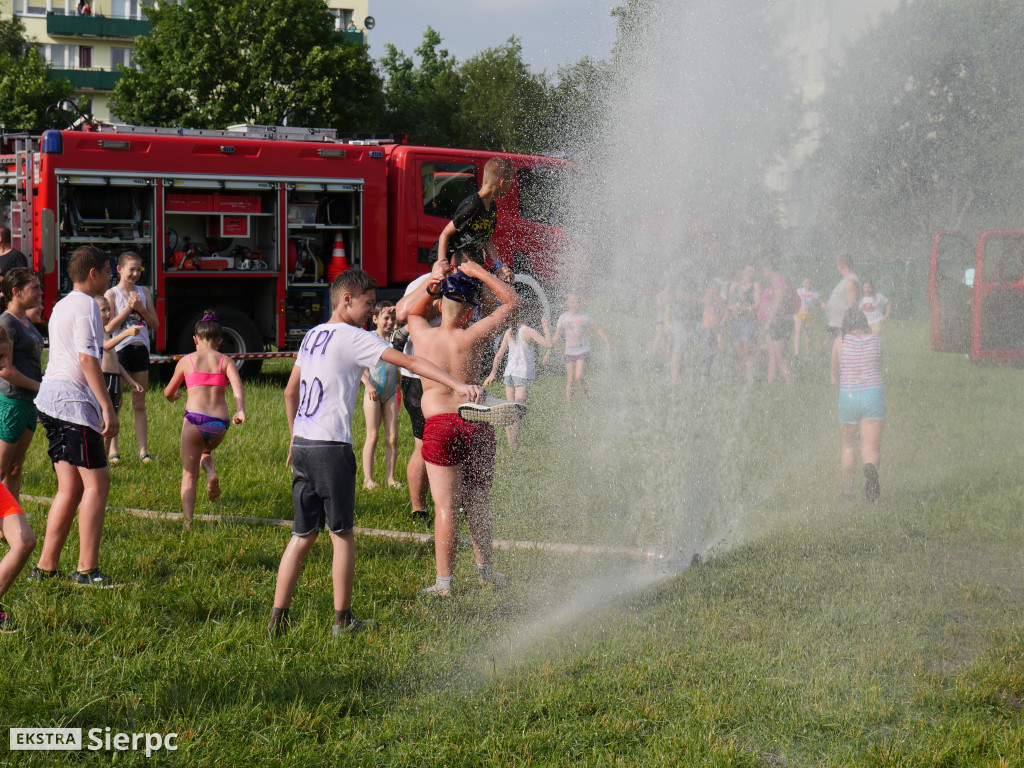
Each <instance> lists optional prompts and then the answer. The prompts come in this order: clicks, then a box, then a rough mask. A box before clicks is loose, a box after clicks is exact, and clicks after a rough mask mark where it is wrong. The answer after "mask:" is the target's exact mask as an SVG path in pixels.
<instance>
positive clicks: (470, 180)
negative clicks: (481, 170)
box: [420, 163, 479, 219]
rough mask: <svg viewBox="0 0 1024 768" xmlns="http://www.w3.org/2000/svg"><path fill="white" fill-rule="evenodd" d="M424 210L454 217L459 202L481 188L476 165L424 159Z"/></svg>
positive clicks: (445, 217) (442, 216) (430, 213)
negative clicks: (427, 161)
mask: <svg viewBox="0 0 1024 768" xmlns="http://www.w3.org/2000/svg"><path fill="white" fill-rule="evenodd" d="M420 174H421V175H422V180H423V212H424V213H425V214H426V215H427V216H437V217H438V218H441V219H450V218H451V217H452V216H454V215H455V209H456V208H458V207H459V203H461V202H462V201H463V200H465V199H466V198H467V197H469V196H470V195H471V194H473V193H474V192H476V191H477V189H478V188H479V185H478V184H477V180H476V166H475V165H473V164H472V163H424V164H423V166H422V168H421V170H420Z"/></svg>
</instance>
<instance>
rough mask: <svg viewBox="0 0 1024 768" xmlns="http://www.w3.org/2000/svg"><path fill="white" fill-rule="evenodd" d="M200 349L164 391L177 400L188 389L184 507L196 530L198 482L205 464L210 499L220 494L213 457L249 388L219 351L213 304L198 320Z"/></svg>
mask: <svg viewBox="0 0 1024 768" xmlns="http://www.w3.org/2000/svg"><path fill="white" fill-rule="evenodd" d="M192 340H193V341H194V342H195V345H196V351H195V352H193V353H192V354H191V355H187V356H185V357H183V358H182V359H181V360H179V361H178V365H177V367H175V369H174V375H173V376H172V377H171V380H170V382H169V383H168V384H167V388H166V389H164V397H166V398H167V399H168V400H170V401H171V402H174V401H175V400H177V399H178V398H179V397H181V392H180V391H179V387H180V386H181V384H182V382H184V384H185V389H186V390H187V392H188V399H187V400H186V401H185V420H184V421H183V422H182V424H181V511H182V513H183V519H184V521H185V530H187V531H189V530H192V513H193V511H194V510H195V506H196V485H197V483H198V481H199V470H200V469H202V470H203V472H205V473H206V493H207V496H209V498H210V501H213V500H214V499H216V498H217V497H218V496H220V478H219V477H218V475H217V471H216V468H215V464H214V461H213V449H214V448H216V447H217V446H218V445H219V444H220V442H221V440H223V439H224V435H225V434H226V433H227V431H228V426H230V424H241V423H242V422H244V421H245V392H244V391H243V390H242V380H241V378H240V377H239V375H238V369H237V368H235V366H234V365H233V364H232V363H231V361H230V360H229V359H228V358H227V357H225V356H224V355H222V354H221V353H220V352H218V351H217V348H218V347H219V346H220V344H221V341H222V340H223V331H222V329H221V325H220V322H219V321H218V320H217V316H216V315H215V314H213V312H212V311H211V310H206V312H204V313H203V317H202V319H201V320H200V321H199V322H198V323H196V329H195V336H193V337H192ZM229 384H230V385H231V392H232V393H233V394H234V396H235V415H234V416H232V417H230V419H229V417H228V404H227V397H226V392H225V389H226V387H227V386H228V385H229Z"/></svg>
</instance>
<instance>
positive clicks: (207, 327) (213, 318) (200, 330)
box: [195, 309, 224, 341]
mask: <svg viewBox="0 0 1024 768" xmlns="http://www.w3.org/2000/svg"><path fill="white" fill-rule="evenodd" d="M195 337H196V338H197V339H202V340H203V341H216V340H217V339H222V338H224V328H223V327H222V326H221V324H220V320H218V319H217V315H216V314H214V311H213V310H212V309H206V310H203V316H202V317H201V318H200V319H199V322H198V323H196V330H195Z"/></svg>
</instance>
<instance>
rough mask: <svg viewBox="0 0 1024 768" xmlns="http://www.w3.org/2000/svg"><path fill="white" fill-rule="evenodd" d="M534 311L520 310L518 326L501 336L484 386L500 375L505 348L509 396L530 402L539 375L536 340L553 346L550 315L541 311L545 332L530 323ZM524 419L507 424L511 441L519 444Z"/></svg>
mask: <svg viewBox="0 0 1024 768" xmlns="http://www.w3.org/2000/svg"><path fill="white" fill-rule="evenodd" d="M529 320H530V313H529V312H526V311H523V310H520V312H519V322H517V323H516V326H515V327H514V328H509V329H508V330H507V331H505V334H504V335H503V336H502V337H501V346H500V347H498V353H497V354H496V355H495V356H494V363H493V364H492V365H491V373H490V375H488V377H487V379H486V380H485V381H484V386H485V387H489V386H490V385H491V384H492V383H493V382H494V379H495V378H496V377H497V375H498V365H499V364H500V363H501V360H502V358H503V357H504V356H505V352H506V351H507V352H508V362H507V363H506V364H505V399H506V400H512V401H513V402H516V403H526V398H527V397H529V396H530V386H531V385H532V384H533V380H534V379H535V378H536V377H537V371H536V362H535V358H536V355H535V353H534V350H533V345H534V344H539V345H540V346H542V347H544V348H546V349H550V348H551V329H550V328H549V327H548V316H547V315H541V318H540V324H541V328H542V329H543V330H544V333H543V334H540V333H537V331H536V330H534V329H533V328H531V327H530V326H529ZM519 427H520V422H518V421H516V422H515V423H513V424H509V425H508V426H507V427H505V434H506V436H507V437H508V444H509V445H511V446H512V447H515V445H516V443H517V442H518V440H519Z"/></svg>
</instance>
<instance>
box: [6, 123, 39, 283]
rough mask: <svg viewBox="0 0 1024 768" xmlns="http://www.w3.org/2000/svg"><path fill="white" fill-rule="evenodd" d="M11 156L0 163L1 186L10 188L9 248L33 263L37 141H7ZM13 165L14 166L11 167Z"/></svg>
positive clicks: (25, 136) (10, 138)
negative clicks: (33, 213) (19, 252)
mask: <svg viewBox="0 0 1024 768" xmlns="http://www.w3.org/2000/svg"><path fill="white" fill-rule="evenodd" d="M7 139H8V141H10V143H11V144H12V145H13V148H14V154H13V155H6V156H4V157H3V158H2V159H0V186H2V187H8V188H10V187H13V190H12V191H13V192H14V198H13V199H12V200H11V202H10V213H11V245H13V246H14V247H15V248H16V249H17V250H19V251H21V252H22V253H24V254H25V255H26V256H28V257H29V260H30V263H31V259H32V256H31V254H32V184H33V181H34V179H33V176H34V173H35V145H36V139H34V138H33V137H32V136H29V135H28V134H15V135H10V136H8V137H7ZM12 161H13V164H12Z"/></svg>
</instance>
